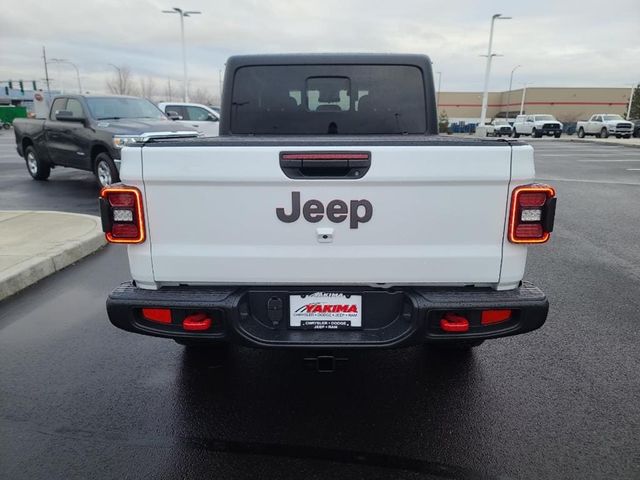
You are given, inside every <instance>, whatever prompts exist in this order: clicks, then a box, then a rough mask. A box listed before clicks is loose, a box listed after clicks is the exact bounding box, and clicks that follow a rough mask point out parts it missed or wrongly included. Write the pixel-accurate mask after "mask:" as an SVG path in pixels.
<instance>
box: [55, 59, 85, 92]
mask: <svg viewBox="0 0 640 480" xmlns="http://www.w3.org/2000/svg"><path fill="white" fill-rule="evenodd" d="M49 62H51V63H66V64H68V65H71V66H72V67H73V68H75V69H76V79H77V80H78V93H79V94H82V84H81V83H80V70H79V69H78V66H77V65H76V64H75V63H73V62H70V61H69V60H67V59H65V58H52V59H51V60H49Z"/></svg>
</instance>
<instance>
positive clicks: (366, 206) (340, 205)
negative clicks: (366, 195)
mask: <svg viewBox="0 0 640 480" xmlns="http://www.w3.org/2000/svg"><path fill="white" fill-rule="evenodd" d="M300 210H302V216H303V217H304V219H305V220H306V221H307V222H311V223H318V222H319V221H321V220H322V219H323V218H324V216H325V214H326V216H327V218H328V219H329V221H331V222H333V223H341V222H344V221H345V220H346V219H347V217H349V228H358V225H359V224H361V223H367V222H368V221H369V220H371V217H372V216H373V205H371V202H370V201H369V200H364V199H363V200H351V201H350V202H349V205H347V202H343V201H342V200H331V201H330V202H329V203H328V204H327V207H326V208H325V206H324V204H323V203H322V202H321V201H320V200H315V199H311V200H307V201H306V202H305V204H304V206H302V209H301V208H300V192H291V213H286V212H285V209H284V208H283V207H279V208H276V215H277V217H278V220H280V221H281V222H284V223H293V222H295V221H296V220H298V219H299V218H300Z"/></svg>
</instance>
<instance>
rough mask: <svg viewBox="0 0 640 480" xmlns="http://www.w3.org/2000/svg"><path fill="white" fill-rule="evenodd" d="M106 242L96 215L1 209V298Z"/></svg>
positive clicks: (78, 258) (87, 253)
mask: <svg viewBox="0 0 640 480" xmlns="http://www.w3.org/2000/svg"><path fill="white" fill-rule="evenodd" d="M105 244H106V241H105V238H104V234H103V233H102V224H101V222H100V218H99V217H95V216H92V215H81V214H76V213H67V212H41V211H0V301H1V300H3V299H4V298H7V297H9V296H11V295H13V294H15V293H17V292H19V291H20V290H22V289H24V288H26V287H28V286H29V285H33V284H34V283H36V282H38V281H39V280H42V279H43V278H45V277H47V276H49V275H51V274H53V273H55V272H57V271H59V270H62V269H63V268H65V267H67V266H69V265H71V264H73V263H75V262H77V261H78V260H80V259H82V258H84V257H86V256H87V255H90V254H91V253H93V252H95V251H96V250H99V249H100V248H102V247H103V246H104V245H105Z"/></svg>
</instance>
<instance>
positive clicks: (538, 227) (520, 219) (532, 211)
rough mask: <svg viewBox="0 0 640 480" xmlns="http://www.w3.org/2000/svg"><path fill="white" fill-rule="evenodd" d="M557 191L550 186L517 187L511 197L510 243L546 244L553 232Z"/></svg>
mask: <svg viewBox="0 0 640 480" xmlns="http://www.w3.org/2000/svg"><path fill="white" fill-rule="evenodd" d="M555 200H556V191H555V190H554V189H553V188H552V187H550V186H548V185H524V186H520V187H516V188H515V189H514V190H513V194H512V196H511V210H510V213H509V241H510V242H511V243H544V242H546V241H547V240H549V237H550V236H551V231H552V230H553V219H554V215H555Z"/></svg>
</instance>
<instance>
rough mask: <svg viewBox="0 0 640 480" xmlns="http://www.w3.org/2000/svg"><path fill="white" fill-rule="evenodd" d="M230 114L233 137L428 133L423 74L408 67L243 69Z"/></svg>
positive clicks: (237, 78) (236, 82)
mask: <svg viewBox="0 0 640 480" xmlns="http://www.w3.org/2000/svg"><path fill="white" fill-rule="evenodd" d="M230 113H231V128H230V130H231V133H233V134H274V135H296V134H299V135H303V134H306V135H323V134H340V135H359V134H406V133H413V134H416V133H422V134H424V133H425V132H426V130H427V119H426V105H425V85H424V79H423V76H422V71H421V70H420V69H419V68H418V67H415V66H408V65H279V66H248V67H241V68H239V69H238V70H236V72H235V76H234V82H233V91H232V103H231V112H230Z"/></svg>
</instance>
